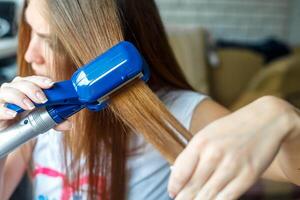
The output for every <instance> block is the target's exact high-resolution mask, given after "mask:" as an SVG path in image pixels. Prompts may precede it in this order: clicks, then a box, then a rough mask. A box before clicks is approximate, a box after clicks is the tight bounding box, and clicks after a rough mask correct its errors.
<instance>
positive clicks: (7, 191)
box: [0, 143, 32, 200]
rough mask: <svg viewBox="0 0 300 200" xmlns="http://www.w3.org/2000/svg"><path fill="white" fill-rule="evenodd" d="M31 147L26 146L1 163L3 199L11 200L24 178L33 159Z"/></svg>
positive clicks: (0, 175)
mask: <svg viewBox="0 0 300 200" xmlns="http://www.w3.org/2000/svg"><path fill="white" fill-rule="evenodd" d="M31 146H32V145H31V143H28V144H25V145H24V146H23V147H21V148H19V149H17V150H15V151H14V152H13V153H11V154H9V155H8V156H7V157H6V158H4V159H2V160H1V161H0V196H1V199H4V200H6V199H9V198H10V196H11V195H12V193H13V192H14V190H15V188H16V187H17V185H18V184H19V182H20V180H21V178H22V177H23V175H24V172H25V171H26V169H27V166H28V163H29V161H30V158H31V152H32V147H31Z"/></svg>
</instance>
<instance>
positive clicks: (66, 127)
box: [54, 120, 73, 131]
mask: <svg viewBox="0 0 300 200" xmlns="http://www.w3.org/2000/svg"><path fill="white" fill-rule="evenodd" d="M72 126H73V124H72V122H71V121H69V120H67V121H64V122H63V123H61V124H59V125H57V126H55V127H54V129H55V130H57V131H69V130H71V128H72Z"/></svg>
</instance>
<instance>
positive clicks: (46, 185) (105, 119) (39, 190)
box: [0, 0, 280, 199]
mask: <svg viewBox="0 0 300 200" xmlns="http://www.w3.org/2000/svg"><path fill="white" fill-rule="evenodd" d="M114 2H116V5H115V4H114ZM25 17H26V21H27V24H26V23H25V24H23V25H21V29H20V49H19V56H20V57H19V59H20V60H19V61H20V75H21V76H22V77H18V78H16V79H15V80H14V81H13V82H11V83H7V84H4V85H3V86H2V87H1V91H0V99H1V101H2V103H6V102H9V103H14V104H17V105H19V106H21V107H22V108H24V109H26V110H32V109H34V107H33V104H32V102H36V103H41V102H45V101H47V99H45V98H46V97H45V96H43V93H42V90H41V88H42V89H45V88H49V87H51V85H52V84H53V81H57V80H61V79H67V78H69V77H70V75H71V74H72V73H73V72H74V71H75V70H76V67H78V66H81V65H82V64H84V63H86V62H88V61H89V60H91V59H92V58H94V57H96V56H97V55H98V54H100V53H102V52H104V51H105V50H107V48H109V47H111V46H112V45H114V44H116V43H118V42H119V41H121V40H123V39H126V40H129V41H131V42H133V43H134V44H135V45H136V46H137V47H138V48H139V50H140V51H141V52H142V54H143V55H144V56H145V59H146V61H147V62H148V64H149V65H150V68H151V72H152V77H151V80H150V82H149V86H150V87H151V89H152V91H154V92H155V93H156V94H157V96H158V97H160V99H161V100H162V102H163V103H164V104H165V106H167V107H168V109H169V110H170V111H171V112H172V114H173V115H174V116H175V117H176V118H177V119H178V121H179V122H180V123H181V124H182V125H183V126H184V127H185V128H187V129H189V130H190V132H192V133H196V132H198V131H199V130H200V129H201V128H203V127H204V126H206V125H207V124H208V123H210V122H211V121H213V120H215V119H217V118H219V117H221V116H224V115H226V114H227V113H228V111H226V109H224V108H223V107H221V106H219V105H218V104H216V103H214V102H213V101H212V100H210V99H207V98H205V96H203V95H201V94H197V93H195V92H191V87H190V86H189V85H188V84H187V82H186V81H185V80H184V78H183V76H182V74H181V72H180V70H179V68H178V65H177V63H176V62H175V60H174V57H173V55H172V53H171V51H170V48H169V46H168V44H167V40H166V36H165V33H164V31H163V28H162V25H161V21H160V19H159V17H158V13H157V9H156V7H155V4H154V2H153V1H151V0H139V1H135V0H123V1H122V0H118V1H113V0H78V1H73V0H64V1H60V0H43V1H41V0H29V1H28V5H27V6H26V11H25ZM24 57H25V59H24ZM28 64H29V65H28ZM30 70H32V71H30ZM32 75H35V76H32ZM123 93H124V95H123V94H120V95H119V96H116V97H114V98H113V99H112V100H113V101H112V103H111V105H110V108H109V109H108V110H104V111H102V112H99V113H90V112H87V111H84V112H80V113H79V114H78V115H76V116H75V117H74V118H72V119H70V121H69V122H65V123H64V124H61V125H60V126H58V127H57V128H56V129H57V130H59V131H63V132H65V131H68V133H65V134H60V133H57V132H55V131H53V130H52V131H50V132H47V133H45V134H43V135H41V136H40V137H39V138H38V139H37V140H36V141H33V142H32V143H30V144H28V145H27V146H25V147H24V148H22V149H19V150H17V151H15V152H13V153H12V154H10V155H9V156H8V157H7V158H6V159H3V160H2V161H1V164H0V166H1V167H0V169H1V170H0V171H1V176H0V177H1V182H0V183H1V187H0V188H1V191H0V192H1V197H2V198H3V199H7V198H9V196H10V194H11V193H12V191H13V189H14V188H15V186H16V185H17V183H18V181H19V180H20V177H21V176H22V174H23V173H24V171H25V169H26V168H27V167H28V165H29V164H30V161H32V162H31V165H32V177H33V182H34V185H35V187H34V188H35V198H40V199H47V198H48V199H72V198H73V199H76V198H77V199H80V198H88V197H89V198H90V199H98V198H102V199H125V198H128V199H169V197H168V193H167V181H168V176H169V167H168V163H167V162H166V161H165V160H164V158H162V157H161V156H160V154H159V153H158V152H157V151H155V150H154V148H153V146H151V145H149V144H148V143H146V142H145V140H144V139H143V138H141V137H138V136H135V135H130V133H131V131H132V130H138V131H139V132H140V133H141V134H143V135H144V136H146V138H147V140H148V141H150V142H153V144H154V145H155V144H157V143H158V145H157V146H155V147H156V148H158V149H159V150H160V151H161V152H162V153H163V155H164V156H165V157H166V158H167V159H168V160H169V161H172V159H173V158H174V156H175V155H176V154H177V152H178V149H180V148H178V149H177V150H176V151H174V150H173V147H174V149H176V148H177V147H176V145H177V143H176V142H174V141H173V140H172V139H168V138H167V136H168V135H171V132H172V130H171V129H170V127H168V126H166V125H165V124H163V122H164V120H167V122H168V123H169V124H170V125H172V126H173V127H175V129H176V130H179V131H181V133H182V134H184V132H185V130H184V129H183V128H181V127H180V126H179V125H178V124H176V121H174V120H173V119H171V118H168V113H167V111H164V112H162V111H161V110H163V109H164V107H162V106H161V105H160V104H159V102H158V101H157V100H156V99H155V98H154V97H152V96H151V92H150V91H147V88H146V87H145V86H144V85H142V84H141V83H139V84H138V83H137V84H135V85H131V86H130V87H129V89H128V91H127V90H126V89H125V91H123ZM149 99H150V100H149ZM132 102H134V104H133V103H132ZM145 102H146V103H145ZM157 108H159V109H157ZM0 113H1V114H0V115H1V123H2V128H4V127H6V126H8V125H9V123H11V122H12V121H13V119H15V113H13V112H12V111H10V110H7V109H6V108H5V107H1V112H0ZM158 114H161V115H162V116H163V117H160V116H159V115H158ZM147 125H148V126H147ZM130 128H132V130H131V129H130ZM149 130H150V131H149ZM145 133H146V134H145ZM151 133H153V134H151ZM159 133H161V134H159ZM153 135H154V137H153ZM161 135H162V136H161ZM200 135H201V136H200ZM202 135H204V134H201V132H199V134H197V137H195V139H196V138H202ZM164 136H166V138H161V139H162V140H161V141H164V142H163V143H162V144H163V145H161V146H159V144H160V141H158V142H157V141H156V138H157V137H164ZM186 136H188V132H187V133H186ZM218 136H219V139H220V140H222V137H221V136H220V135H218ZM249 136H250V135H249ZM278 138H279V137H278ZM166 141H167V142H166ZM168 141H169V142H168ZM216 141H217V140H216ZM272 141H275V140H272ZM276 141H278V140H276ZM279 141H280V140H279ZM156 142H157V143H156ZM193 143H194V142H191V144H190V145H192V144H193ZM274 143H275V144H277V146H276V145H274ZM278 143H279V142H277V143H276V142H270V143H268V142H267V144H270V145H274V146H273V148H272V149H276V148H274V147H278ZM173 144H175V145H173ZM235 144H240V143H239V142H238V141H235ZM190 145H189V146H190ZM261 146H263V145H261ZM175 147H176V148H175ZM188 149H191V148H187V151H188ZM194 150H195V149H194ZM196 150H197V149H196ZM174 152H175V153H174ZM193 152H194V153H197V152H198V151H193ZM207 152H209V151H207ZM182 155H183V154H182ZM193 155H195V154H193ZM196 155H197V154H196ZM207 155H209V153H208V154H207ZM273 155H274V154H273ZM207 157H210V156H207ZM191 158H192V157H191ZM179 160H180V158H179ZM193 160H194V159H191V160H190V161H193ZM270 160H271V159H270ZM177 163H178V162H177ZM177 163H176V164H177ZM179 163H182V161H179ZM209 163H210V162H208V164H209ZM176 164H175V170H176V169H177V167H176V166H177V165H176ZM192 164H194V163H192ZM242 164H243V163H242ZM205 165H206V164H205ZM205 165H203V164H202V165H201V166H205ZM266 165H267V164H266V163H265V165H264V166H263V167H265V168H267V166H266ZM243 166H244V165H243ZM260 166H261V165H259V166H258V168H259V167H260ZM200 171H201V170H200ZM261 171H263V170H261ZM266 171H267V172H268V171H272V168H271V167H269V168H268V169H267V170H266ZM273 175H274V174H273ZM196 177H197V176H196ZM270 177H272V176H270ZM196 185H197V186H199V185H200V186H201V184H199V183H197V184H196ZM198 189H199V188H198V187H195V191H196V192H197V191H198ZM125 194H126V195H125ZM187 195H188V196H187ZM195 197H196V194H195V192H188V193H185V194H180V195H178V198H182V199H194V198H195ZM207 197H208V198H214V197H210V196H206V197H205V198H207Z"/></svg>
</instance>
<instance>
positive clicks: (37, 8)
mask: <svg viewBox="0 0 300 200" xmlns="http://www.w3.org/2000/svg"><path fill="white" fill-rule="evenodd" d="M27 2H28V4H27V7H26V9H25V20H26V22H27V23H28V24H29V25H30V26H31V28H32V29H34V30H40V31H45V30H46V29H48V26H49V25H48V23H47V21H46V20H45V17H44V16H43V15H42V10H43V9H42V8H41V6H42V4H41V3H40V2H41V1H40V0H30V1H27Z"/></svg>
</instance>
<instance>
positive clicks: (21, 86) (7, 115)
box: [0, 76, 71, 131]
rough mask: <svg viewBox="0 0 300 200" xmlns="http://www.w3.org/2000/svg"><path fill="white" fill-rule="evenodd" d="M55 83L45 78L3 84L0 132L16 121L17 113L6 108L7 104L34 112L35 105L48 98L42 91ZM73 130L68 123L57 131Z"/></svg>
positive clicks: (24, 79)
mask: <svg viewBox="0 0 300 200" xmlns="http://www.w3.org/2000/svg"><path fill="white" fill-rule="evenodd" d="M53 84H54V82H53V81H52V80H51V79H49V78H47V77H43V76H28V77H16V78H15V79H14V80H13V81H12V82H10V83H3V84H2V85H1V88H0V130H2V129H4V128H6V127H7V126H9V125H10V124H11V123H13V122H15V121H16V117H17V113H16V112H15V111H13V110H10V109H8V108H6V107H5V106H4V105H5V103H12V104H15V105H17V106H19V107H21V108H23V109H24V110H25V111H31V110H33V109H34V108H35V107H34V104H33V103H38V104H41V103H45V102H47V98H46V96H45V94H44V92H43V90H42V89H48V88H51V87H52V86H53ZM70 128H71V122H69V121H66V122H64V123H62V124H60V125H58V126H57V127H55V129H56V130H59V131H66V130H69V129H70Z"/></svg>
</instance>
